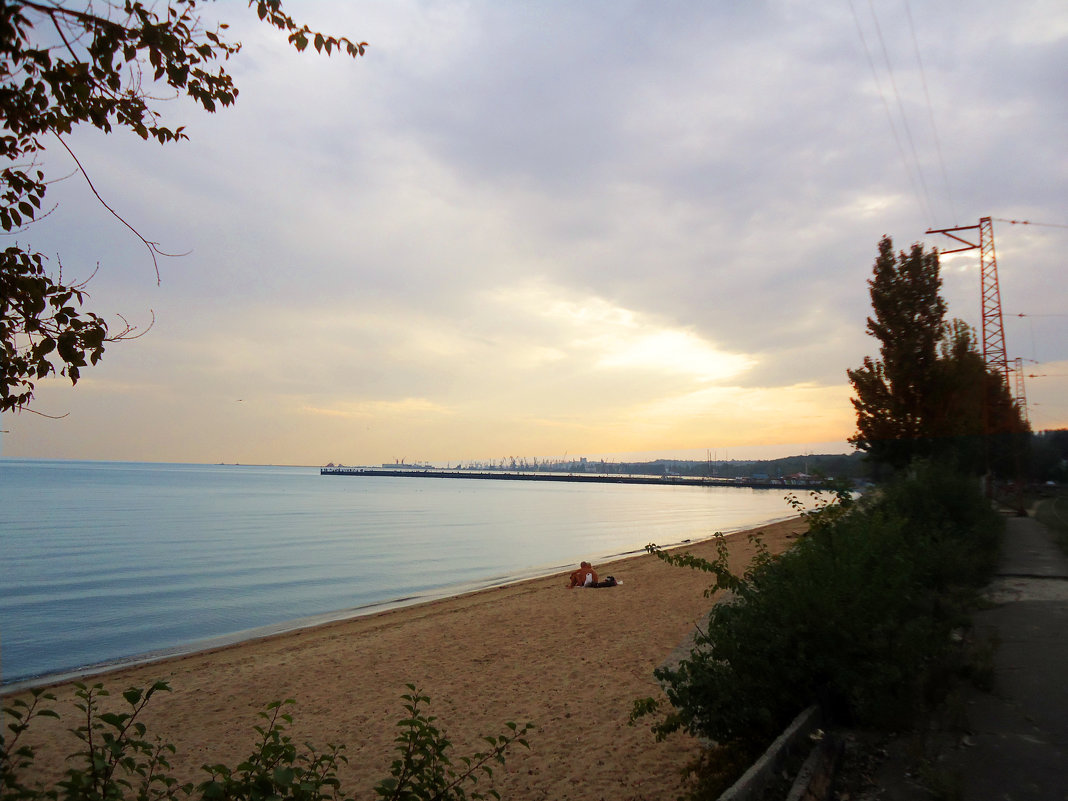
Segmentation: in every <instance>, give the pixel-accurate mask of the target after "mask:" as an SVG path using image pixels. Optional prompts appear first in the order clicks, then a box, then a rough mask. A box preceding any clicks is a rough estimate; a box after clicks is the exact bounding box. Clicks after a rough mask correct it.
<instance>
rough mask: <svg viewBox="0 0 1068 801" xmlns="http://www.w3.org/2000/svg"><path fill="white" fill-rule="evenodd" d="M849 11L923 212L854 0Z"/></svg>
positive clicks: (911, 184)
mask: <svg viewBox="0 0 1068 801" xmlns="http://www.w3.org/2000/svg"><path fill="white" fill-rule="evenodd" d="M849 11H850V13H852V15H853V24H854V25H856V28H857V36H859V37H860V43H861V45H863V47H864V55H865V56H866V57H867V59H868V66H869V67H870V68H871V75H872V78H873V79H874V80H875V90H876V91H877V92H878V93H879V99H880V100H881V101H882V102H883V109H884V110H885V111H886V120H887V122H888V123H889V124H890V133H891V134H893V137H894V144H896V145H897V152H898V155H899V156H900V157H901V163H902V165H903V166H904V167H905V175H906V176H907V177H908V179H909V186H910V187H911V188H912V193H913V194H914V195H915V196H916V202H917V205H919V206H920V208H921V210H922V209H924V203H923V197H922V196H921V195H920V192H919V190H918V189H917V188H916V179H915V178H914V177H913V175H912V170H911V169H909V160H908V157H907V156H906V155H905V148H904V147H903V146H902V144H901V137H900V136H899V135H898V132H897V126H896V125H895V124H894V113H893V111H891V110H890V104H889V103H888V102H887V100H886V94H885V93H884V92H883V85H882V82H881V81H880V80H879V71H878V70H877V69H876V68H875V59H873V58H872V55H871V48H869V47H868V40H867V38H866V37H865V36H864V29H863V28H862V27H861V24H860V17H859V16H858V15H857V9H856V7H855V6H854V5H853V0H849ZM926 213H927V214H928V215H929V214H930V210H929V209H927V211H926Z"/></svg>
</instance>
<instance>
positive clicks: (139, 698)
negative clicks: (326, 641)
mask: <svg viewBox="0 0 1068 801" xmlns="http://www.w3.org/2000/svg"><path fill="white" fill-rule="evenodd" d="M75 687H76V691H75V694H76V698H77V702H76V704H75V706H76V708H77V709H78V710H79V712H80V717H81V720H80V722H79V725H78V726H77V727H76V728H74V729H72V731H73V733H74V734H75V736H77V737H78V739H79V740H81V742H82V748H81V750H79V751H78V753H76V754H74V755H73V756H72V757H71V762H72V764H71V766H70V767H69V768H68V769H67V771H66V773H65V777H64V778H63V779H62V780H61V781H59V782H58V783H57V784H56V786H55V787H43V786H39V785H32V784H29V783H28V782H27V781H26V779H25V777H26V776H28V775H30V774H31V772H32V770H33V763H34V758H35V753H34V749H33V748H31V747H30V746H27V745H25V744H24V743H23V742H21V740H22V736H23V734H25V732H26V731H27V730H28V729H29V728H30V726H31V725H32V723H33V721H34V720H35V719H36V718H40V717H58V715H57V714H56V713H55V712H54V711H53V710H52V709H50V708H49V706H48V704H49V702H51V701H54V700H55V696H54V695H52V694H50V693H45V692H41V691H35V692H34V693H32V695H31V697H30V699H29V700H25V699H21V698H19V699H15V700H14V701H13V702H12V703H11V705H10V706H7V707H4V709H3V713H4V715H5V716H8V717H10V719H11V722H10V723H9V724H8V725H7V730H8V731H7V732H4V733H3V734H2V735H0V801H44V800H45V799H49V800H50V801H187V800H188V799H195V800H197V801H287V800H291V801H328V800H329V801H352V796H347V795H345V793H344V791H343V789H342V787H341V782H340V781H339V779H338V776H337V771H338V768H339V766H340V765H341V764H342V763H344V762H345V761H346V759H345V755H344V750H345V747H344V746H343V745H328V746H327V748H326V750H324V751H320V750H318V749H316V748H315V747H313V746H311V745H309V744H304V745H303V746H301V747H298V746H297V744H296V743H294V742H293V740H292V738H291V737H290V736H289V735H288V734H286V727H287V726H288V725H289V724H291V723H292V720H293V719H292V716H290V715H289V714H288V713H286V712H285V711H283V710H284V709H285V708H286V707H288V706H290V705H292V704H293V701H292V700H291V699H290V700H286V701H276V702H274V703H271V704H269V705H268V706H267V708H266V710H265V711H263V712H261V713H260V717H261V718H262V719H263V720H264V723H263V724H261V725H257V726H256V727H255V731H256V734H257V739H256V742H255V745H254V748H253V751H252V754H251V755H250V756H249V757H248V758H247V759H245V760H243V761H242V762H240V763H239V764H238V765H236V766H235V767H230V766H227V765H224V764H216V765H204V766H203V769H204V770H205V771H206V772H207V773H208V779H206V780H205V781H203V782H201V783H200V784H196V785H194V784H192V783H188V784H179V783H178V781H177V780H176V779H175V778H174V777H173V776H172V775H171V774H170V768H171V766H170V762H169V757H170V755H172V754H174V752H175V748H174V746H173V745H172V744H170V743H166V742H164V741H162V740H160V739H159V738H155V739H151V740H150V739H149V737H148V732H147V727H146V726H145V724H144V723H142V722H141V721H140V720H139V717H140V716H141V712H142V711H143V710H144V708H145V706H146V705H147V704H148V703H149V701H150V700H151V698H152V697H153V696H154V695H155V694H156V693H158V692H166V691H169V689H170V688H169V687H168V686H167V684H166V683H164V682H157V683H156V684H154V685H152V686H151V687H149V688H148V689H147V690H143V689H138V688H133V689H130V690H127V691H126V692H124V693H123V699H124V700H125V701H126V705H127V708H128V709H127V711H125V712H118V713H115V712H104V711H101V709H100V699H101V698H102V697H105V696H107V695H108V691H107V690H105V689H104V687H103V685H101V684H94V685H92V686H91V687H87V686H86V685H84V684H77V685H75ZM408 690H409V692H408V693H406V694H404V695H403V696H401V697H402V699H403V700H404V702H405V703H404V710H405V712H406V715H405V716H404V717H403V718H402V719H401V720H399V721H398V722H397V726H398V727H399V728H400V730H401V731H400V734H398V736H397V738H396V741H395V742H396V743H397V754H398V757H397V759H396V760H394V762H393V764H392V767H391V769H390V776H389V778H387V779H383V780H382V781H381V782H379V783H378V785H376V787H375V794H376V795H377V797H378V798H379V799H382V801H466V800H467V799H471V801H478V799H482V798H485V796H486V795H491V796H493V797H495V798H500V795H499V794H498V793H497V792H496V791H495V790H493V789H487V791H486V793H485V794H483V793H482V792H480V791H479V790H478V789H477V785H478V782H479V781H480V779H482V778H486V779H491V778H492V775H493V767H494V766H495V765H503V764H504V761H505V756H506V754H507V753H508V751H509V750H510V749H511V748H512V746H514V745H517V744H518V745H522V746H524V747H527V741H526V739H525V736H526V734H527V732H529V731H530V730H531V729H532V728H533V725H532V724H530V723H526V724H524V725H523V726H517V725H516V724H515V723H511V722H509V723H506V724H505V727H506V731H505V732H504V733H502V734H499V735H496V736H485V737H483V738H482V740H483V741H484V742H486V743H487V744H488V745H489V746H490V747H489V749H488V750H485V751H479V752H477V753H475V754H472V755H471V756H463V757H460V759H459V765H454V764H453V762H452V758H451V756H450V749H451V745H452V744H451V742H450V741H449V739H448V738H447V737H446V735H445V733H444V732H443V731H442V730H441V729H439V728H438V727H437V726H436V725H435V721H436V718H434V717H433V716H431V715H428V714H427V713H426V711H425V706H426V705H427V704H429V702H430V698H429V697H428V696H426V695H423V694H422V693H420V692H419V691H418V690H416V688H415V687H414V685H408Z"/></svg>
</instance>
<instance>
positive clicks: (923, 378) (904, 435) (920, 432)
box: [848, 236, 946, 468]
mask: <svg viewBox="0 0 1068 801" xmlns="http://www.w3.org/2000/svg"><path fill="white" fill-rule="evenodd" d="M868 288H869V291H870V294H871V305H872V311H873V314H872V316H871V317H869V318H868V326H867V331H868V333H869V334H871V335H872V336H873V337H875V338H876V339H878V340H879V343H880V345H879V358H878V359H872V358H871V357H870V356H868V357H865V358H864V364H863V366H861V367H860V368H859V369H856V370H849V371H848V375H849V380H850V382H851V383H852V384H853V388H854V390H855V391H856V397H855V398H853V406H854V408H855V409H856V412H857V433H856V434H854V435H853V437H852V438H851V439H850V442H851V443H852V444H853V445H855V446H856V447H857V448H858V449H859V450H862V451H865V452H867V453H868V454H869V455H870V457H871V459H872V460H873V461H876V462H879V463H882V464H887V465H890V466H891V467H894V468H900V467H904V466H905V465H907V464H908V463H909V462H910V461H911V460H912V459H913V458H914V457H916V456H926V455H929V454H930V451H931V437H932V436H933V435H935V433H936V432H934V431H933V430H932V426H933V424H934V422H935V417H936V414H935V410H934V409H933V408H932V403H933V402H934V401H935V396H936V395H937V394H939V393H938V392H937V385H938V383H939V369H938V346H939V342H941V340H942V338H943V336H944V335H945V333H946V322H945V316H946V304H945V301H944V300H943V299H942V296H941V288H942V278H941V275H940V273H939V265H938V253H937V251H931V252H925V251H924V249H923V247H922V245H919V244H915V245H913V246H912V249H911V250H910V251H909V252H908V253H905V252H904V251H901V252H900V253H897V254H895V253H894V244H893V241H892V240H891V239H890V237H888V236H886V237H883V239H882V240H881V241H880V242H879V253H878V256H877V257H876V259H875V266H874V268H873V274H872V278H871V279H870V280H869V281H868Z"/></svg>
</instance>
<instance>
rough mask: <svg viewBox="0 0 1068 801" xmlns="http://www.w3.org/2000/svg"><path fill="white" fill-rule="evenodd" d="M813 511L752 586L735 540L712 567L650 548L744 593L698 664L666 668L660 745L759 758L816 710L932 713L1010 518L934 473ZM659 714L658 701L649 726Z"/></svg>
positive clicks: (919, 472) (710, 636)
mask: <svg viewBox="0 0 1068 801" xmlns="http://www.w3.org/2000/svg"><path fill="white" fill-rule="evenodd" d="M791 502H792V503H793V504H794V505H795V506H796V507H799V508H800V507H801V504H800V502H798V501H797V500H796V499H793V500H792V501H791ZM805 514H806V516H807V517H808V519H809V523H810V527H809V531H808V533H807V534H806V535H805V536H803V537H802V538H800V540H799V541H798V543H797V544H796V545H795V546H794V547H793V548H791V549H790V550H789V551H787V552H785V553H783V554H782V555H780V556H778V557H771V556H769V555H768V554H767V552H766V551H761V552H759V553H758V555H757V558H756V559H755V560H754V562H753V564H752V565H751V566H750V567H749V569H748V570H747V571H746V572H745V574H744V575H742V576H734V575H732V574H731V573H730V571H729V570H727V562H726V547H725V545H724V544H723V541H722V540H721V541H720V542H721V545H720V551H719V555H718V557H717V558H716V559H715V560H713V561H712V562H704V561H703V560H700V559H694V558H693V557H691V556H688V555H682V556H677V555H673V554H669V553H665V552H662V551H659V549H657V548H656V546H650V549H651V550H652V551H653V552H655V553H657V555H658V556H660V557H661V558H662V559H664V560H666V561H668V562H671V563H673V564H679V565H688V566H691V567H698V568H700V569H703V570H708V571H709V572H711V573H713V574H714V575H715V583H714V584H713V586H712V588H711V590H712V591H715V590H720V589H726V590H730V591H731V592H732V593H733V594H732V596H731V597H729V598H728V599H726V600H724V601H723V602H721V603H719V604H717V605H716V606H715V607H714V608H713V610H712V612H711V614H710V615H709V618H708V623H707V627H706V629H705V630H704V631H703V632H700V633H699V635H698V637H697V638H696V641H695V645H694V648H693V650H692V652H691V653H690V655H689V657H688V658H686V659H684V660H683V661H682V662H681V663H680V664H679V666H678V667H677V668H661V669H658V670H657V671H656V676H657V678H658V679H659V680H660V682H661V684H662V685H663V686H664V688H665V691H666V694H667V697H668V700H669V701H670V703H671V709H670V710H668V711H667V714H666V715H665V716H664V717H662V718H661V719H660V720H659V721H658V722H657V723H656V724H655V725H654V731H656V732H657V734H658V736H664V735H666V734H668V733H670V732H672V731H676V730H679V729H684V730H686V731H689V732H690V733H692V734H694V735H697V736H700V737H704V738H707V739H709V740H712V741H714V742H716V743H718V744H720V745H721V746H724V747H727V748H729V749H733V750H734V751H735V753H739V752H740V753H746V754H756V753H759V752H760V751H761V750H763V748H765V747H766V746H767V744H768V742H770V740H771V739H773V738H774V737H775V736H777V735H778V734H779V733H780V732H781V731H782V730H783V728H784V727H785V726H786V724H787V723H788V722H789V721H790V720H791V719H792V718H793V717H794V716H795V715H796V714H797V713H798V712H800V711H801V710H802V709H804V708H805V707H807V706H808V705H810V704H812V703H818V704H820V705H821V706H822V707H823V708H824V711H825V712H826V713H828V714H829V715H830V717H831V718H832V719H833V720H838V721H843V722H849V723H857V724H866V725H869V724H870V725H879V724H883V725H895V724H897V723H900V722H901V721H902V720H903V718H904V717H906V716H907V715H908V714H909V712H910V711H912V710H914V709H915V708H916V706H917V704H919V703H922V700H923V696H924V691H925V687H926V684H927V683H928V682H929V679H930V678H931V676H932V675H933V674H934V672H935V668H936V666H937V664H938V662H939V660H940V658H941V655H942V654H943V653H944V652H945V650H946V649H947V648H948V647H949V645H950V642H951V638H950V632H951V629H952V628H953V627H955V626H957V625H960V624H961V622H962V620H965V619H966V618H965V616H964V615H963V612H964V610H965V608H966V607H965V606H964V604H963V603H962V599H963V597H964V596H962V595H961V594H960V591H959V589H958V588H959V587H961V586H975V585H976V584H978V583H980V582H981V581H982V579H983V578H984V576H986V575H989V570H990V568H991V566H992V564H993V558H994V555H995V554H996V548H997V537H998V531H999V525H1000V522H1001V521H1000V518H999V517H998V516H997V515H996V514H994V513H993V512H992V511H991V509H990V506H989V504H988V503H987V502H986V501H985V500H984V498H983V497H982V495H981V493H980V491H979V487H978V484H977V483H976V482H975V481H973V480H971V479H968V478H966V477H959V476H956V475H953V474H949V473H945V472H942V471H940V470H938V469H935V468H932V467H929V466H918V467H916V468H915V469H914V470H912V471H911V472H910V474H909V475H908V476H907V477H905V478H902V479H899V480H898V481H896V482H895V483H894V484H891V485H889V486H886V487H884V488H883V489H882V490H880V491H879V492H877V493H874V494H873V495H872V496H871V497H867V498H865V499H863V500H861V501H858V502H852V500H851V498H850V496H849V495H848V494H846V493H842V492H839V493H837V494H836V496H835V498H834V500H833V501H832V502H829V503H828V502H822V501H821V502H820V504H819V506H818V507H817V509H815V510H814V511H812V512H806V513H805ZM702 563H703V564H702ZM656 706H657V705H656V704H655V702H652V701H650V700H649V699H645V700H644V701H641V702H639V703H638V704H637V705H636V707H635V713H636V716H641V715H642V714H647V713H649V712H650V711H653V710H655V709H656Z"/></svg>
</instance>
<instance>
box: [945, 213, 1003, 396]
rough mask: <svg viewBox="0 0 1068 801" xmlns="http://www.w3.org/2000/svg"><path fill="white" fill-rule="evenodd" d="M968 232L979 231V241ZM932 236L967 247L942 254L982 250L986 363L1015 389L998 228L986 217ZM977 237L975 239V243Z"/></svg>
mask: <svg viewBox="0 0 1068 801" xmlns="http://www.w3.org/2000/svg"><path fill="white" fill-rule="evenodd" d="M965 231H978V232H979V241H978V242H972V241H970V240H969V239H965V238H964V237H963V236H957V234H959V233H963V232H965ZM927 233H929V234H945V235H946V236H948V237H949V238H950V239H955V240H957V241H958V242H960V243H961V244H962V245H963V247H958V248H953V249H952V250H943V251H942V253H943V254H945V253H960V252H962V251H965V250H976V249H978V250H979V266H980V268H981V270H980V273H981V274H980V282H981V284H982V297H983V303H982V319H983V361H984V362H986V365H987V367H990V368H993V369H994V370H997V372H998V373H999V374H1000V375H1001V376H1002V377H1003V378H1004V379H1005V386H1006V387H1012V382H1011V381H1010V378H1011V376H1010V375H1009V358H1008V356H1006V355H1005V324H1004V321H1003V318H1002V314H1001V289H1000V288H999V287H998V260H997V255H996V254H995V252H994V226H993V224H992V223H991V222H990V218H989V217H982V218H981V219H980V220H979V224H978V225H966V226H960V227H957V228H935V229H931V230H929V231H927ZM974 238H975V237H974V236H973V237H971V239H974Z"/></svg>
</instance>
